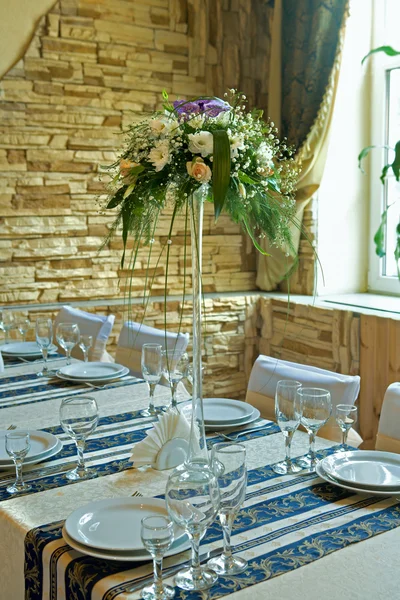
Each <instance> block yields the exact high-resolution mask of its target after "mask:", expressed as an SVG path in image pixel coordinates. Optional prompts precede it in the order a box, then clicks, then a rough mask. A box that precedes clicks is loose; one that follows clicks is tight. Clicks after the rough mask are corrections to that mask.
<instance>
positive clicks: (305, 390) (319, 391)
mask: <svg viewBox="0 0 400 600" xmlns="http://www.w3.org/2000/svg"><path fill="white" fill-rule="evenodd" d="M297 393H298V395H299V396H305V395H306V394H310V395H312V396H313V397H314V398H321V397H322V396H330V395H331V393H330V391H329V390H325V389H324V388H318V387H301V388H299V389H298V390H297Z"/></svg>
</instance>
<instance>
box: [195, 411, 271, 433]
mask: <svg viewBox="0 0 400 600" xmlns="http://www.w3.org/2000/svg"><path fill="white" fill-rule="evenodd" d="M260 415H261V413H260V411H259V410H258V409H257V408H254V409H253V412H252V414H251V415H250V416H249V417H248V418H247V419H246V420H245V421H240V423H228V422H226V423H224V424H223V425H220V424H217V425H211V424H210V423H205V424H204V427H205V429H206V431H220V430H221V431H222V430H224V429H233V428H235V427H237V428H238V432H239V431H240V428H241V427H242V426H243V427H244V425H249V424H250V423H254V421H257V419H259V418H260Z"/></svg>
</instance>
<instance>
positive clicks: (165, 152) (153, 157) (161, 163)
mask: <svg viewBox="0 0 400 600" xmlns="http://www.w3.org/2000/svg"><path fill="white" fill-rule="evenodd" d="M149 162H151V164H152V165H153V166H154V167H155V169H156V171H161V170H162V169H163V168H164V167H165V165H166V164H167V162H169V144H168V142H167V140H164V141H162V142H158V144H156V145H155V146H154V148H152V149H151V150H150V152H149Z"/></svg>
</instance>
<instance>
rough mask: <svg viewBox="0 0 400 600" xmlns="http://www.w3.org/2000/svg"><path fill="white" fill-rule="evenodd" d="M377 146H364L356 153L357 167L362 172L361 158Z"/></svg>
mask: <svg viewBox="0 0 400 600" xmlns="http://www.w3.org/2000/svg"><path fill="white" fill-rule="evenodd" d="M378 147H379V146H366V147H365V148H363V149H362V150H361V152H360V154H359V155H358V168H359V169H360V170H361V171H362V173H365V171H364V169H363V168H362V165H361V163H362V161H363V159H364V158H365V157H366V156H367V154H369V153H370V151H371V150H372V149H373V148H378Z"/></svg>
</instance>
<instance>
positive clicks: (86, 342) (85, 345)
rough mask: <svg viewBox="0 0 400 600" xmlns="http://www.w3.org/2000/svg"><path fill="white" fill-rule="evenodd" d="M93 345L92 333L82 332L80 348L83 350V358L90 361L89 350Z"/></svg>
mask: <svg viewBox="0 0 400 600" xmlns="http://www.w3.org/2000/svg"><path fill="white" fill-rule="evenodd" d="M92 346H93V336H92V335H83V334H82V333H81V335H80V339H79V348H80V349H81V350H82V352H83V360H84V361H85V362H88V360H89V350H90V348H91V347H92Z"/></svg>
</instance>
